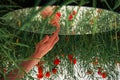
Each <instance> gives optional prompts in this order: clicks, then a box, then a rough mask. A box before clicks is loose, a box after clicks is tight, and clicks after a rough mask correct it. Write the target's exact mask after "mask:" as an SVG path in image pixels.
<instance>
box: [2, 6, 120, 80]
mask: <svg viewBox="0 0 120 80" xmlns="http://www.w3.org/2000/svg"><path fill="white" fill-rule="evenodd" d="M73 9H74V8H73ZM41 10H42V9H41ZM24 11H25V13H26V12H28V14H27V15H25V13H24ZM31 11H32V12H31ZM18 12H19V11H16V12H13V14H12V13H11V14H10V15H9V16H8V18H10V17H11V15H12V16H13V19H12V20H11V21H10V22H7V23H5V22H2V23H3V24H5V25H3V24H0V25H1V27H2V28H0V63H1V64H0V66H1V67H4V68H6V69H7V72H9V71H10V70H12V69H13V67H14V68H19V66H18V64H19V63H20V62H22V61H24V60H27V59H28V56H30V55H31V54H32V53H33V52H34V50H35V44H36V43H38V42H39V41H40V40H41V39H42V38H43V37H44V35H45V34H51V33H52V32H53V31H54V30H55V28H53V27H52V26H51V25H49V24H48V19H49V18H48V19H41V21H39V20H34V19H35V16H36V15H37V14H38V13H39V12H40V10H35V9H32V10H30V12H29V10H28V9H26V10H23V11H21V13H20V14H18ZM70 12H71V11H70V10H67V12H65V14H67V15H68V16H69V14H70ZM88 12H90V13H93V14H88ZM94 12H95V10H94V9H92V10H88V11H87V12H84V11H83V12H82V15H83V17H82V18H81V15H80V16H79V15H78V16H77V15H76V16H75V18H74V19H73V20H72V21H69V20H68V19H67V17H68V16H64V17H66V18H65V19H63V18H64V17H63V16H62V17H61V23H60V24H62V21H63V22H65V25H62V26H61V32H60V34H64V35H60V40H59V42H58V43H57V44H56V45H55V47H54V48H53V49H52V50H51V51H50V52H49V54H47V55H45V57H44V58H42V59H43V60H44V61H45V71H47V68H48V67H49V68H50V69H51V68H53V67H54V65H53V60H54V58H55V56H58V57H59V58H60V59H61V61H62V62H61V64H60V69H61V71H60V72H59V73H62V70H63V69H64V70H67V71H68V73H69V74H68V75H71V76H72V77H74V75H73V73H72V72H73V70H72V67H73V65H71V63H70V62H69V61H68V59H67V56H68V54H73V55H74V56H75V58H77V62H78V63H79V64H80V65H81V66H83V67H84V69H85V70H84V71H87V70H88V69H90V70H93V71H95V70H96V69H97V67H103V68H104V69H105V70H106V71H107V72H108V76H109V77H110V76H113V78H115V76H114V74H115V75H117V71H115V65H116V62H120V56H119V55H120V54H119V52H120V49H119V46H120V38H117V37H118V36H117V34H118V33H119V32H120V30H119V25H118V23H117V21H118V22H119V19H118V18H117V17H115V15H116V14H115V15H113V13H110V12H105V11H103V12H102V13H101V14H99V15H98V17H99V19H97V18H94V17H95V16H94ZM106 13H107V14H106ZM2 18H6V19H7V20H8V18H7V17H2ZM2 18H1V19H2ZM76 18H79V19H80V20H79V22H78V23H77V24H76V25H77V26H76V29H75V32H76V33H78V32H80V33H81V34H86V32H89V31H91V32H93V33H94V35H92V34H89V35H65V34H66V33H67V34H71V29H72V26H71V24H72V23H73V22H74V21H75V20H78V19H76ZM91 18H92V19H93V21H94V22H95V23H94V24H93V25H92V26H91V25H90V23H89V21H90V19H91ZM6 19H2V20H6ZM8 21H9V20H8ZM18 22H20V23H19V25H18ZM110 23H116V24H115V29H114V30H112V28H111V27H113V26H112V24H110ZM11 25H12V26H11ZM18 26H20V27H18ZM109 26H110V27H109ZM117 26H118V27H117ZM14 27H15V28H14ZM16 28H17V29H16ZM19 28H22V29H23V31H21V30H19ZM98 28H99V30H98V31H97V29H98ZM109 28H111V29H110V30H112V31H109ZM25 29H26V30H28V31H26V30H25ZM18 31H19V33H18ZM103 31H109V32H103ZM96 32H98V33H96ZM114 35H115V37H116V38H115V39H113V36H114ZM17 39H19V41H17V42H16V40H17ZM3 53H4V54H3ZM61 54H64V56H65V57H61ZM96 57H98V58H99V64H98V65H96V64H94V65H92V63H93V62H94V59H95V58H96ZM6 63H7V64H6ZM13 64H14V65H13ZM80 65H79V66H80ZM112 71H113V73H112ZM0 73H1V74H4V75H6V74H5V73H3V72H2V70H1V69H0ZM78 73H79V72H78ZM66 75H67V74H66ZM26 76H29V75H26ZM29 78H30V77H29ZM91 78H93V76H92V77H91ZM109 80H110V79H109ZM111 80H112V79H111Z"/></svg>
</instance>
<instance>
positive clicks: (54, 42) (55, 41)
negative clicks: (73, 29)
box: [51, 36, 59, 46]
mask: <svg viewBox="0 0 120 80" xmlns="http://www.w3.org/2000/svg"><path fill="white" fill-rule="evenodd" d="M58 41H59V37H58V36H57V37H56V39H55V40H54V41H53V43H52V44H51V46H54V45H55V44H56V43H57V42H58Z"/></svg>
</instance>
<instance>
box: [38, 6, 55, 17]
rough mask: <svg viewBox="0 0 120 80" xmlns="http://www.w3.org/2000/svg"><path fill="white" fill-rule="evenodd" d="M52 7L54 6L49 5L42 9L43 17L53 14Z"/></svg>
mask: <svg viewBox="0 0 120 80" xmlns="http://www.w3.org/2000/svg"><path fill="white" fill-rule="evenodd" d="M52 9H53V7H50V6H48V7H46V8H45V9H44V10H42V11H41V13H40V14H41V15H42V17H43V18H47V17H49V16H51V15H52V14H53V11H52Z"/></svg>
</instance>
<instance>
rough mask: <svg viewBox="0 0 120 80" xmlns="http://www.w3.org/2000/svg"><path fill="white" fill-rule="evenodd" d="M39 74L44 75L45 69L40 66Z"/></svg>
mask: <svg viewBox="0 0 120 80" xmlns="http://www.w3.org/2000/svg"><path fill="white" fill-rule="evenodd" d="M38 73H39V74H43V67H42V66H39V67H38Z"/></svg>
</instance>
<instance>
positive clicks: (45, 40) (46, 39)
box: [40, 35, 49, 44]
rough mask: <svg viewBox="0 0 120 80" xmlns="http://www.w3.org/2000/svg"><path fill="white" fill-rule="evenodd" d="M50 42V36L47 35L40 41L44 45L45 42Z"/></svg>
mask: <svg viewBox="0 0 120 80" xmlns="http://www.w3.org/2000/svg"><path fill="white" fill-rule="evenodd" d="M48 40H49V36H48V35H46V36H45V37H44V38H43V39H42V40H41V41H40V43H41V44H42V43H45V42H47V41H48Z"/></svg>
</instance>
